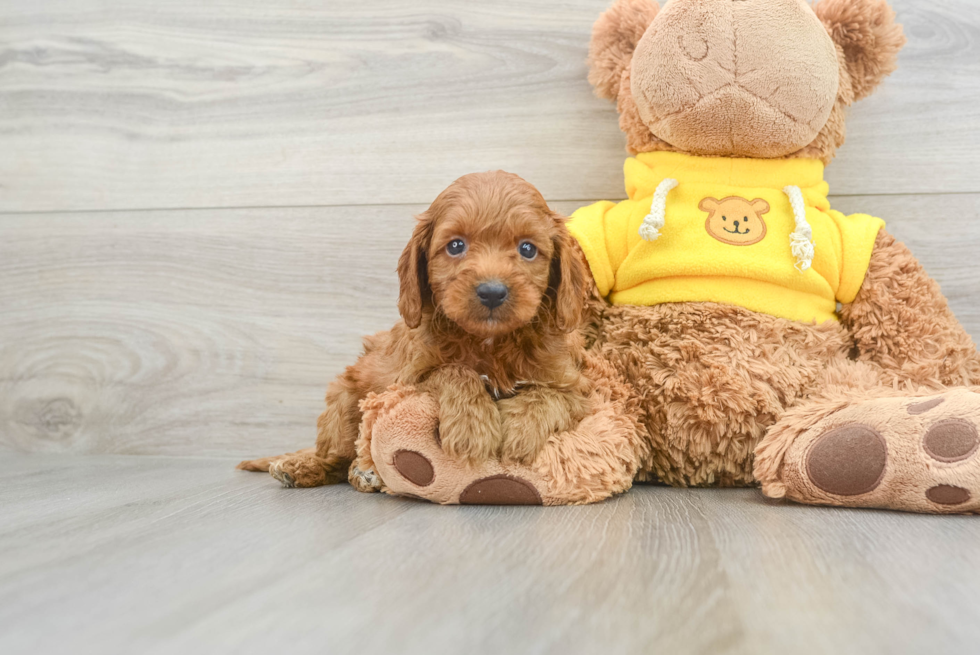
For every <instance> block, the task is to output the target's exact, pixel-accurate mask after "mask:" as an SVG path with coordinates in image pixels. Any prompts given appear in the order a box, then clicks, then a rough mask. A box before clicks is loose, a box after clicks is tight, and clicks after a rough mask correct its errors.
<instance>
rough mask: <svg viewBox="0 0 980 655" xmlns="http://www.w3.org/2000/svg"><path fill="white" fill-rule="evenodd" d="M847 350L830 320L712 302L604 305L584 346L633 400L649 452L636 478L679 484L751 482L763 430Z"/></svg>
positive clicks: (840, 329) (845, 341) (843, 336)
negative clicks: (807, 320)
mask: <svg viewBox="0 0 980 655" xmlns="http://www.w3.org/2000/svg"><path fill="white" fill-rule="evenodd" d="M849 348H850V340H849V338H848V335H847V333H846V331H845V330H844V328H843V327H842V326H841V325H840V324H839V323H833V322H827V323H824V324H823V325H819V326H817V325H806V324H803V323H798V322H794V321H790V320H787V319H782V318H776V317H774V316H769V315H765V314H757V313H754V312H751V311H748V310H745V309H741V308H738V307H730V306H725V305H718V304H714V303H684V304H665V305H657V306H653V307H638V306H630V305H623V306H613V307H607V308H606V310H605V313H604V317H603V320H602V324H601V326H600V327H599V335H598V338H597V340H596V342H595V343H594V345H593V346H592V350H593V351H596V350H598V351H599V352H601V353H602V355H603V357H604V358H606V359H608V360H609V361H610V362H611V363H612V364H613V365H614V366H615V367H616V369H617V370H618V371H619V372H620V373H621V374H622V375H623V376H624V377H625V378H626V379H627V381H628V382H629V383H630V384H631V385H632V387H633V389H634V390H635V393H636V394H637V395H638V396H639V399H640V405H641V407H642V411H643V414H642V415H641V417H640V422H641V423H642V425H643V426H644V427H645V428H646V430H647V431H648V432H649V437H648V438H649V443H650V447H651V449H650V452H649V454H648V455H646V456H644V457H643V461H642V463H641V473H640V474H639V476H638V478H637V479H640V480H643V479H653V478H654V476H656V477H657V478H659V479H660V480H661V481H663V482H665V483H667V484H671V485H679V486H688V485H721V486H738V485H748V484H753V483H754V478H753V477H752V453H753V450H754V449H755V446H756V444H757V443H758V442H759V440H760V439H761V438H762V437H763V435H764V433H765V431H766V429H767V428H768V427H769V426H770V425H772V424H773V423H775V421H776V420H777V419H778V418H779V416H780V415H781V414H782V413H783V412H784V411H785V410H786V409H787V408H789V407H792V406H793V405H794V404H796V403H797V402H798V401H799V400H800V398H802V397H804V396H805V395H806V394H807V393H808V392H809V391H810V390H811V389H812V388H813V386H814V384H817V383H818V380H819V377H820V374H821V372H822V371H823V370H824V369H826V366H827V363H828V362H829V361H831V360H833V359H837V358H846V356H847V351H848V349H849Z"/></svg>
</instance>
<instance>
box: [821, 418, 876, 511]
mask: <svg viewBox="0 0 980 655" xmlns="http://www.w3.org/2000/svg"><path fill="white" fill-rule="evenodd" d="M887 462H888V447H887V446H886V444H885V439H884V438H883V437H882V436H881V435H880V434H879V433H878V432H877V431H876V430H874V429H873V428H871V427H869V426H867V425H861V424H852V425H845V426H842V427H839V428H835V429H833V430H830V431H829V432H825V433H824V434H822V435H820V436H819V437H817V440H816V441H815V442H814V444H813V446H811V448H810V452H809V454H808V455H807V458H806V473H807V476H808V477H809V478H810V481H811V482H813V484H814V485H816V486H817V487H818V488H820V489H822V490H824V491H826V492H827V493H831V494H835V495H838V496H857V495H860V494H865V493H868V492H869V491H873V490H874V489H875V488H876V487H877V486H878V485H879V484H881V479H882V477H883V476H884V475H885V465H886V463H887Z"/></svg>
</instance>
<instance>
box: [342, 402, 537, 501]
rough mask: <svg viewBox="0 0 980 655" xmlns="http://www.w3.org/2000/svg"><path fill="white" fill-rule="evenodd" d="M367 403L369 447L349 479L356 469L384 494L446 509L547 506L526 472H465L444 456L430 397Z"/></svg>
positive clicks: (499, 468) (488, 467) (485, 467)
mask: <svg viewBox="0 0 980 655" xmlns="http://www.w3.org/2000/svg"><path fill="white" fill-rule="evenodd" d="M372 400H373V401H374V402H373V404H371V403H370V402H369V403H367V404H366V405H365V406H364V409H365V410H366V411H365V414H366V418H367V421H366V425H368V426H369V429H367V430H363V429H362V439H363V438H365V437H366V438H369V441H370V443H369V444H365V443H361V444H359V449H358V451H359V454H360V456H359V457H358V459H357V460H356V461H355V463H354V466H353V467H352V468H351V470H352V476H351V477H352V478H354V477H356V476H354V475H353V471H354V469H355V468H356V469H358V470H359V471H362V472H363V471H368V470H373V471H375V472H376V473H377V477H380V479H381V480H383V481H384V483H383V485H379V486H380V487H381V489H382V490H383V491H386V492H388V493H393V494H398V495H402V496H411V497H414V498H421V499H424V500H430V501H432V502H434V503H441V504H448V505H455V504H460V505H542V504H545V503H546V500H547V493H546V489H547V484H545V482H544V480H543V479H542V477H541V475H540V474H538V473H536V472H534V471H532V470H531V469H529V468H527V467H523V466H503V465H501V464H500V463H498V462H495V461H491V462H486V463H485V464H482V465H479V466H469V465H467V464H465V463H463V462H461V461H457V460H455V459H453V458H452V457H450V456H449V455H447V454H446V453H445V452H444V451H443V449H442V444H441V442H440V440H439V429H438V422H439V420H438V416H439V405H438V403H437V402H436V400H435V399H434V398H433V397H432V396H430V395H429V394H425V393H414V392H408V391H405V390H400V391H394V392H388V393H387V394H383V395H382V396H379V397H376V398H375V399H372ZM365 433H366V434H365ZM368 450H369V452H367V451H368ZM358 483H360V481H359V480H358ZM352 484H353V482H352ZM355 487H356V488H360V487H359V486H357V485H355Z"/></svg>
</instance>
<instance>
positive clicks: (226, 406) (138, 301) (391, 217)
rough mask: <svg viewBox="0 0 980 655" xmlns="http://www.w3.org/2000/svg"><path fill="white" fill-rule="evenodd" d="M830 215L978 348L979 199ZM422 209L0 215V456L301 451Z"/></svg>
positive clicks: (856, 200)
mask: <svg viewBox="0 0 980 655" xmlns="http://www.w3.org/2000/svg"><path fill="white" fill-rule="evenodd" d="M833 202H834V204H835V206H837V207H839V208H840V209H842V210H844V211H849V212H854V211H863V212H867V213H872V214H876V215H879V216H884V217H886V220H887V221H888V228H889V229H890V230H891V231H892V232H893V233H894V234H895V235H896V236H897V237H898V238H899V239H902V240H904V241H905V242H906V243H908V244H909V246H910V247H911V248H912V250H913V252H915V253H916V254H917V255H918V256H919V258H920V259H921V260H922V261H923V263H924V264H925V266H926V268H927V270H929V271H930V272H931V273H932V274H933V276H934V277H936V279H938V280H939V281H940V283H941V284H942V286H943V289H944V291H945V292H946V294H947V295H948V296H949V298H950V301H951V303H952V306H953V309H954V311H956V313H957V315H958V316H959V317H960V320H961V321H962V322H963V323H964V325H965V326H966V327H967V329H968V330H969V331H970V332H971V333H972V334H973V335H975V336H980V307H978V306H977V304H976V302H975V298H976V297H977V282H976V277H977V263H976V256H975V253H977V252H980V230H978V229H977V225H980V194H965V195H956V194H954V195H946V196H929V197H899V196H867V197H847V198H838V199H834V200H833ZM578 205H579V203H567V202H565V203H553V206H554V207H555V209H557V210H559V211H562V212H565V213H570V212H571V211H572V210H574V209H575V208H576V207H577V206H578ZM423 208H424V206H423V205H413V206H383V207H377V206H372V207H328V208H285V209H284V208H280V209H267V210H266V209H262V210H260V209H240V210H198V211H158V212H107V213H88V214H48V215H33V214H26V215H25V214H20V215H16V214H8V215H3V216H0V233H2V234H3V235H4V238H3V239H2V240H0V307H3V312H2V313H0V447H5V448H8V449H15V450H22V451H41V452H75V453H125V454H147V455H188V454H193V455H236V456H242V457H244V456H256V455H262V454H271V453H275V452H280V451H283V450H287V449H293V448H299V447H306V446H307V445H310V444H312V442H313V440H314V429H313V426H314V424H315V420H316V417H317V415H318V414H319V412H320V411H321V409H322V403H323V394H324V391H325V390H326V385H327V383H328V381H329V380H330V379H332V378H333V377H334V376H335V375H337V374H338V373H339V372H340V371H341V370H343V367H344V366H346V365H349V364H351V363H353V361H354V360H355V358H356V357H357V355H358V353H359V351H360V341H361V337H362V336H363V335H366V334H371V333H373V332H376V331H378V330H384V329H388V328H389V327H390V326H391V325H392V324H393V323H394V322H395V321H396V320H397V319H398V314H397V311H396V308H395V304H396V298H397V278H396V275H395V270H394V269H395V262H396V260H397V257H398V254H399V253H400V252H401V249H402V248H403V247H404V244H405V243H406V242H407V239H408V234H409V233H410V231H411V227H412V223H413V219H412V215H413V213H417V212H419V211H421V210H422V209H423Z"/></svg>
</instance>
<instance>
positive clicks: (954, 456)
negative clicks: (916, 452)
mask: <svg viewBox="0 0 980 655" xmlns="http://www.w3.org/2000/svg"><path fill="white" fill-rule="evenodd" d="M978 445H980V438H978V436H977V428H976V426H975V425H973V424H972V423H970V422H969V421H964V420H963V419H958V418H951V419H946V420H943V421H938V422H937V423H935V424H934V425H933V426H932V427H930V428H929V430H928V431H927V432H926V436H925V437H924V438H923V439H922V448H923V450H925V451H926V454H927V455H929V457H931V458H933V459H934V460H936V461H937V462H944V463H946V464H951V463H953V462H962V461H963V460H965V459H969V458H970V457H971V456H972V455H973V454H974V453H975V452H977V446H978Z"/></svg>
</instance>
